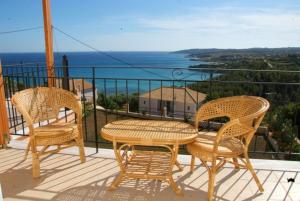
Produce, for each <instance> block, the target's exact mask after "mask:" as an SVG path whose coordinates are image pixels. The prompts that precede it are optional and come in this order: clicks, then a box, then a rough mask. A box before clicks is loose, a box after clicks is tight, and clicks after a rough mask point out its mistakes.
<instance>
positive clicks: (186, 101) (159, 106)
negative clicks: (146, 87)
mask: <svg viewBox="0 0 300 201" xmlns="http://www.w3.org/2000/svg"><path fill="white" fill-rule="evenodd" d="M205 98H206V94H204V93H200V92H197V91H194V90H192V89H189V88H184V87H175V88H173V87H162V88H158V89H154V90H152V91H149V92H147V93H144V94H141V95H140V96H139V112H141V113H147V114H152V115H163V116H170V117H178V118H184V117H193V116H194V114H195V113H196V111H197V109H198V107H199V106H200V105H201V103H202V102H203V101H204V100H205Z"/></svg>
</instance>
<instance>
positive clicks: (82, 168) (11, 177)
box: [0, 137, 300, 201]
mask: <svg viewBox="0 0 300 201" xmlns="http://www.w3.org/2000/svg"><path fill="white" fill-rule="evenodd" d="M14 138H15V139H14V140H13V141H12V142H11V144H10V147H11V148H9V149H6V150H0V164H1V167H0V171H1V173H0V181H1V184H2V191H3V194H4V200H5V201H21V200H24V201H25V200H26V201H29V200H30V201H37V200H42V201H47V200H59V201H64V200H66V201H67V200H81V201H83V200H86V201H87V200H89V201H92V200H103V201H106V200H109V201H121V200H122V201H131V200H147V201H151V200H158V199H159V200H187V201H188V200H191V201H194V200H199V201H201V200H207V181H208V175H207V171H206V169H205V168H204V167H203V166H200V165H199V164H197V168H196V170H195V172H194V173H193V174H190V173H189V162H190V156H187V155H180V156H179V162H180V163H181V164H182V165H183V167H184V170H183V171H182V172H180V171H178V170H177V169H174V172H175V175H174V178H175V180H176V182H177V184H178V185H179V186H180V187H181V188H182V189H183V192H184V196H183V197H182V196H178V195H176V194H175V193H174V192H173V191H172V190H171V188H170V187H169V185H168V184H167V183H164V182H158V181H146V180H145V181H144V180H125V181H124V182H123V183H122V184H121V185H120V187H119V188H118V189H116V190H115V191H107V188H108V186H109V185H110V183H111V182H112V181H113V179H114V177H115V176H116V175H117V173H118V171H119V168H118V165H117V162H116V160H115V159H114V154H113V151H112V150H110V149H99V152H98V153H97V154H95V151H96V150H95V148H90V147H86V154H87V162H86V163H84V164H80V161H79V156H78V155H77V152H78V150H77V149H73V148H70V149H67V150H64V151H63V152H61V153H59V154H55V155H51V156H50V157H46V158H45V159H44V160H43V162H42V163H41V170H42V172H41V178H40V179H35V180H34V179H32V174H31V159H30V158H28V159H27V160H26V161H23V157H24V148H25V147H26V139H24V137H14ZM252 162H253V166H254V167H255V170H256V172H257V175H258V177H259V178H260V180H261V182H262V183H263V186H264V188H265V192H264V193H260V192H259V191H258V189H257V186H256V184H255V182H254V180H253V179H252V177H251V174H250V173H249V172H248V171H246V170H245V169H240V170H235V169H234V168H233V167H232V166H230V165H226V166H225V167H224V168H222V169H221V170H220V172H219V174H218V175H217V181H216V200H259V201H264V200H289V201H290V200H294V201H298V200H299V198H300V192H299V188H300V182H299V181H300V178H299V177H300V167H299V162H295V161H279V160H262V159H253V160H252ZM290 178H293V179H295V182H288V179H290Z"/></svg>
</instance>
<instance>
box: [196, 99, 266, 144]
mask: <svg viewBox="0 0 300 201" xmlns="http://www.w3.org/2000/svg"><path fill="white" fill-rule="evenodd" d="M269 107H270V104H269V102H268V101H267V100H266V99H264V98H261V97H255V96H233V97H226V98H220V99H216V100H213V101H210V102H207V103H205V104H204V105H203V106H202V107H201V108H200V109H199V110H198V112H197V114H196V118H195V126H196V128H197V129H198V125H199V121H203V120H209V119H213V118H216V117H229V118H230V121H229V122H228V123H226V124H225V125H224V126H222V127H221V129H220V130H219V132H218V137H217V138H218V140H220V139H226V138H231V137H236V138H238V137H240V136H243V137H245V139H246V144H247V145H248V144H249V143H250V141H251V139H252V137H253V135H254V134H255V132H256V130H257V128H258V127H259V125H260V123H261V121H262V120H263V117H264V115H265V114H266V112H267V110H268V109H269Z"/></svg>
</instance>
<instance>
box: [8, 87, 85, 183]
mask: <svg viewBox="0 0 300 201" xmlns="http://www.w3.org/2000/svg"><path fill="white" fill-rule="evenodd" d="M12 103H13V105H15V106H16V108H17V110H18V111H19V112H20V113H21V114H22V115H23V117H24V119H25V121H26V123H27V126H28V128H29V136H30V140H29V143H28V146H27V149H26V153H25V159H26V158H27V155H28V152H29V150H31V152H32V173H33V177H34V178H36V177H39V176H40V159H39V158H40V156H42V155H44V154H51V153H57V152H58V151H60V150H61V149H64V148H68V147H71V146H78V147H79V152H80V160H81V162H82V163H83V162H85V153H84V144H83V138H82V123H81V119H82V109H81V104H80V102H79V101H77V98H76V96H75V95H74V94H73V93H71V92H69V91H66V90H63V89H59V88H55V87H51V88H47V87H38V88H30V89H26V90H23V91H20V92H17V93H16V94H14V95H13V97H12ZM61 108H68V109H70V110H72V111H73V112H74V113H75V114H76V119H77V121H76V122H74V123H72V122H60V121H58V113H59V111H60V109H61ZM49 120H50V122H51V123H49V124H46V125H43V126H40V127H37V125H39V123H40V122H42V123H41V124H43V122H49ZM52 120H54V121H52ZM52 145H56V146H57V149H55V150H53V149H52V150H47V149H48V148H49V147H50V146H52ZM39 146H42V148H41V149H38V148H37V147H39Z"/></svg>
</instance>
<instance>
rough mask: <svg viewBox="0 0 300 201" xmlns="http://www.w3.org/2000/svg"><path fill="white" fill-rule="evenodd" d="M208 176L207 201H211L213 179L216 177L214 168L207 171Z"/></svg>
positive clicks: (213, 186)
mask: <svg viewBox="0 0 300 201" xmlns="http://www.w3.org/2000/svg"><path fill="white" fill-rule="evenodd" d="M208 174H209V182H208V195H207V196H208V201H212V200H213V194H214V189H215V177H216V170H215V168H214V167H212V169H210V170H209V171H208Z"/></svg>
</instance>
